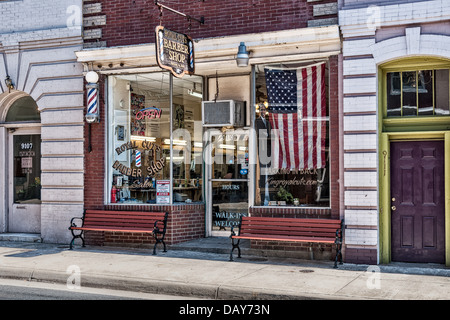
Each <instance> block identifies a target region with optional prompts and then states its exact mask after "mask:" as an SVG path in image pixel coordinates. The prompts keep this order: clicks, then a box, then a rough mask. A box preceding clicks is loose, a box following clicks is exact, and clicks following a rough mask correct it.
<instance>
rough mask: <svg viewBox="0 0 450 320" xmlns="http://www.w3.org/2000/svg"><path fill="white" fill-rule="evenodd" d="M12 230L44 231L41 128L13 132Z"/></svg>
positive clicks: (9, 224) (10, 178)
mask: <svg viewBox="0 0 450 320" xmlns="http://www.w3.org/2000/svg"><path fill="white" fill-rule="evenodd" d="M8 151H9V152H8V154H9V179H8V180H9V182H8V186H9V188H8V189H9V208H8V209H9V210H8V219H7V221H8V232H10V233H13V232H14V233H15V232H18V233H40V231H41V180H40V179H41V135H40V130H39V129H28V128H24V129H15V130H11V131H10V134H9V147H8Z"/></svg>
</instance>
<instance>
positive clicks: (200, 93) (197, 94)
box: [188, 82, 203, 99]
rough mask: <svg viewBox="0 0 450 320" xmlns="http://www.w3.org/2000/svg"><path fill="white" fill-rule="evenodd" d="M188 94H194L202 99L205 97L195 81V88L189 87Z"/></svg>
mask: <svg viewBox="0 0 450 320" xmlns="http://www.w3.org/2000/svg"><path fill="white" fill-rule="evenodd" d="M188 94H189V95H191V96H193V97H197V98H200V99H202V98H203V94H202V92H201V91H198V90H197V88H196V84H195V82H194V88H193V89H188Z"/></svg>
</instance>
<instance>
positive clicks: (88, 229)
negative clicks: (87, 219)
mask: <svg viewBox="0 0 450 320" xmlns="http://www.w3.org/2000/svg"><path fill="white" fill-rule="evenodd" d="M72 229H73V230H85V231H117V232H138V233H152V231H153V229H152V230H150V229H139V228H135V229H132V228H131V229H130V228H125V227H124V228H119V227H114V228H108V227H104V226H97V227H96V226H92V227H73V228H72Z"/></svg>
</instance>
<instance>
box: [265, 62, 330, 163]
mask: <svg viewBox="0 0 450 320" xmlns="http://www.w3.org/2000/svg"><path fill="white" fill-rule="evenodd" d="M325 66H326V64H325V63H320V64H315V65H311V66H307V67H302V68H297V69H269V68H266V69H265V76H266V86H267V97H268V103H269V121H270V124H271V126H272V129H274V134H275V137H274V139H272V160H273V161H272V163H273V164H272V168H276V169H281V168H286V169H290V170H295V169H319V168H324V167H325V164H326V158H325V138H326V128H327V120H328V119H327V117H326V88H325Z"/></svg>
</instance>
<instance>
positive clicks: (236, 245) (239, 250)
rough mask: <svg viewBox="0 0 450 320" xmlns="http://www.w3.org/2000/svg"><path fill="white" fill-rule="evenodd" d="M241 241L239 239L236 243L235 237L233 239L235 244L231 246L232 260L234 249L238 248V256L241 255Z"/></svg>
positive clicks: (232, 243)
mask: <svg viewBox="0 0 450 320" xmlns="http://www.w3.org/2000/svg"><path fill="white" fill-rule="evenodd" d="M240 242H241V239H238V241H237V243H234V239H233V238H232V239H231V245H232V246H233V247H232V248H231V252H230V261H233V251H234V249H236V248H237V249H238V258H240V257H241V248H240V247H239V243H240Z"/></svg>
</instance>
